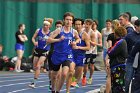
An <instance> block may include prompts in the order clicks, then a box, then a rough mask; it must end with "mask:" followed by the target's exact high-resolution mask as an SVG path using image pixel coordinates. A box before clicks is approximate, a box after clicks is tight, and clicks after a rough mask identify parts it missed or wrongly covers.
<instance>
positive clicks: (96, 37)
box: [92, 30, 99, 54]
mask: <svg viewBox="0 0 140 93" xmlns="http://www.w3.org/2000/svg"><path fill="white" fill-rule="evenodd" d="M98 33H99V32H98V30H96V31H95V40H96V42H97V43H98V42H99V41H98V38H99V37H98ZM92 54H97V45H96V46H94V50H93V51H92Z"/></svg>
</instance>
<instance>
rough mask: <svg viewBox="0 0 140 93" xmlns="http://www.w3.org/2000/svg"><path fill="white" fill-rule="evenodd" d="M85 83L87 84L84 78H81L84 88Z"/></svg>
mask: <svg viewBox="0 0 140 93" xmlns="http://www.w3.org/2000/svg"><path fill="white" fill-rule="evenodd" d="M86 83H87V80H86V77H83V78H82V86H85V85H86Z"/></svg>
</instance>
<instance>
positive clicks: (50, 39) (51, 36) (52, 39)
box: [46, 29, 65, 43]
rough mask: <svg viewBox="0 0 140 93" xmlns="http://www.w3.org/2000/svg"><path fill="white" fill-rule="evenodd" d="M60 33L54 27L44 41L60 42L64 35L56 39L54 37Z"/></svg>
mask: <svg viewBox="0 0 140 93" xmlns="http://www.w3.org/2000/svg"><path fill="white" fill-rule="evenodd" d="M59 34H60V29H56V30H55V31H53V32H52V33H51V34H50V37H48V39H47V42H46V43H54V42H60V41H61V40H64V38H65V37H64V36H61V37H60V38H58V39H55V37H56V36H58V35H59Z"/></svg>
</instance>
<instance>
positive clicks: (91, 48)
mask: <svg viewBox="0 0 140 93" xmlns="http://www.w3.org/2000/svg"><path fill="white" fill-rule="evenodd" d="M92 31H93V30H92V29H90V31H89V32H88V33H87V34H88V35H89V37H90V38H91V33H92ZM93 49H94V47H93V46H92V45H90V49H89V50H88V51H86V54H92V51H93Z"/></svg>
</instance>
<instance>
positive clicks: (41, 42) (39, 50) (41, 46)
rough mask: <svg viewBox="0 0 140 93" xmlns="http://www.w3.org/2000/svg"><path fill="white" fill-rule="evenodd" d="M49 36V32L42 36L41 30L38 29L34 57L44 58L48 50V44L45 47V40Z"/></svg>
mask: <svg viewBox="0 0 140 93" xmlns="http://www.w3.org/2000/svg"><path fill="white" fill-rule="evenodd" d="M49 36H50V32H49V33H48V34H44V33H43V32H42V28H40V29H39V31H38V35H37V41H38V46H36V48H35V51H34V55H35V56H38V57H40V56H46V55H47V51H49V50H50V44H48V45H46V40H47V39H48V37H49Z"/></svg>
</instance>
